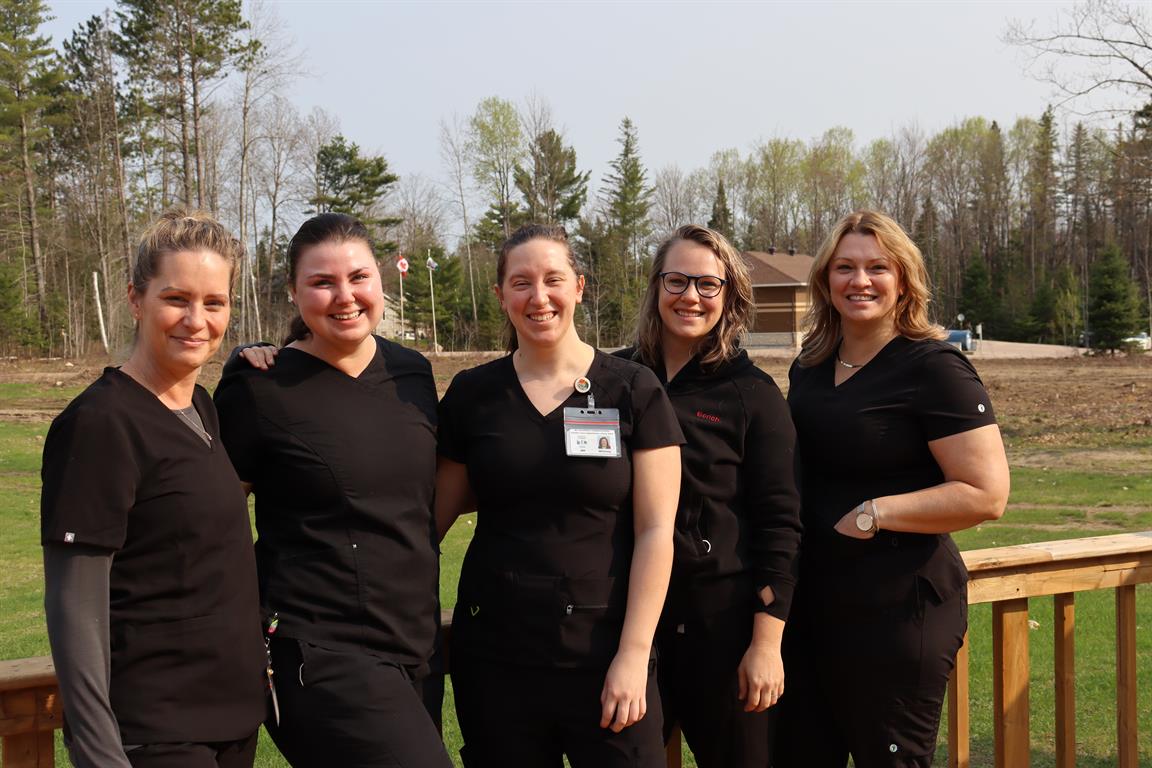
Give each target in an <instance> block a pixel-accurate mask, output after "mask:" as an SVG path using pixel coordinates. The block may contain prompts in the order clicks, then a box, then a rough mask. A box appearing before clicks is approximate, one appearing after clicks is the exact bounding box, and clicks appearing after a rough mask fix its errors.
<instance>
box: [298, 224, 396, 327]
mask: <svg viewBox="0 0 1152 768" xmlns="http://www.w3.org/2000/svg"><path fill="white" fill-rule="evenodd" d="M350 240H359V241H360V242H362V243H364V245H366V246H368V250H369V252H372V254H373V257H375V252H373V251H372V236H371V235H370V234H369V232H368V228H367V227H365V226H364V225H363V224H361V223H360V220H359V219H357V218H356V217H355V216H349V215H348V214H346V213H322V214H320V215H319V216H313V217H312V218H310V219H308V221H306V222H304V223H303V224H301V225H300V229H298V230H296V234H294V235H292V240H291V241H290V242H289V243H288V254H287V255H288V283H289V284H290V285H293V286H294V285H296V269H297V267H298V266H299V264H300V258H301V257H302V256H303V255H304V252H305V251H307V250H308V249H309V248H312V247H314V246H317V245H321V244H323V243H335V244H340V243H346V242H348V241H350ZM311 335H312V331H311V330H309V328H308V326H307V325H306V324H305V322H304V318H303V317H301V316H300V313H299V312H297V313H296V316H295V317H293V318H292V323H291V324H290V325H289V326H288V335H287V336H285V337H284V341H283V342H282V344H281V346H286V345H288V344H291V343H292V342H294V341H300V340H301V339H306V338H308V337H309V336H311Z"/></svg>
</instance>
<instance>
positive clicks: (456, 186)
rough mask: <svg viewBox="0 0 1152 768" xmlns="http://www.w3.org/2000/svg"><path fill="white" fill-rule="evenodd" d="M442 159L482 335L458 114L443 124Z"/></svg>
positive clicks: (475, 320)
mask: <svg viewBox="0 0 1152 768" xmlns="http://www.w3.org/2000/svg"><path fill="white" fill-rule="evenodd" d="M440 158H441V160H443V161H444V164H445V165H446V166H448V173H449V175H450V177H451V179H452V187H453V192H454V193H455V198H454V202H455V203H456V204H457V205H459V206H460V218H461V219H463V223H464V237H463V238H462V239H463V241H464V257H465V259H466V262H467V268H468V296H469V298H470V299H471V302H472V335H473V337H475V336H476V335H477V334H478V333H479V326H480V315H479V308H478V305H477V303H476V269H475V265H474V262H473V260H472V231H471V227H470V225H469V224H468V194H467V191H466V190H465V188H464V185H465V183H466V181H465V180H466V179H467V166H468V144H467V139H466V138H465V136H464V131H463V128H462V127H461V125H460V120H459V118H458V117H456V116H455V115H454V116H453V118H452V122H451V123H448V122H446V121H444V120H441V121H440Z"/></svg>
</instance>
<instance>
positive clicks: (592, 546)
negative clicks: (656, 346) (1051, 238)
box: [438, 351, 684, 668]
mask: <svg viewBox="0 0 1152 768" xmlns="http://www.w3.org/2000/svg"><path fill="white" fill-rule="evenodd" d="M587 378H588V379H589V380H590V381H591V384H592V394H593V396H594V398H595V405H596V407H597V408H617V409H619V411H620V429H621V437H622V442H623V450H622V454H623V455H622V456H621V457H620V458H599V457H597V458H587V457H572V456H568V455H567V454H566V450H565V444H564V408H565V407H574V408H584V407H587V405H588V396H587V395H586V394H579V393H577V392H576V391H575V389H573V392H572V395H571V396H570V397H569V398H568V400H566V401H565V402H564V403H562V404H561V405H560V406H558V407H557V408H556V409H555V410H554V411H552V412H551V413H549V414H546V415H544V414H541V413H540V412H539V411H537V410H536V408H535V406H533V405H532V402H531V401H530V400H529V399H528V396H527V395H526V394H525V393H524V390H523V388H522V387H521V386H520V381H519V379H518V378H517V377H516V370H515V368H514V367H513V364H512V357H511V356H508V357H503V358H500V359H499V360H495V361H493V362H491V363H487V364H485V365H481V366H479V367H477V368H473V369H471V370H468V371H464V372H462V373H460V374H458V375H457V376H456V378H455V379H454V380H453V381H452V385H451V386H450V387H449V388H448V392H447V393H446V394H445V395H444V399H443V400H442V401H441V403H440V432H439V436H440V437H439V448H438V450H439V452H440V453H441V454H442V455H443V456H445V457H446V458H448V459H451V460H452V461H456V462H458V463H460V464H464V465H466V466H467V469H468V478H469V482H470V484H471V487H472V490H473V492H474V493H475V496H476V507H477V512H478V513H479V514H478V516H477V526H476V532H475V534H474V537H473V539H472V543H471V544H470V545H469V547H468V554H467V555H466V556H465V559H464V564H463V567H462V570H461V574H460V585H459V594H458V599H457V603H456V612H455V617H454V618H453V625H452V626H453V639H452V652H453V653H454V654H457V653H462V654H469V655H473V656H477V657H482V658H487V659H492V660H497V661H502V662H506V663H512V664H517V665H527V666H552V667H562V668H589V667H591V668H606V667H607V666H608V664H609V663H610V662H611V660H612V657H613V656H614V655H615V652H616V648H617V645H618V643H619V639H620V631H621V628H622V626H623V619H624V612H625V609H626V607H627V591H628V574H629V569H630V567H631V564H632V549H633V543H634V532H633V517H632V451H634V450H637V449H649V448H660V447H664V446H671V445H679V444H681V443H683V442H684V438H683V435H682V433H681V431H680V427H679V425H678V424H677V421H676V415H675V413H674V412H673V410H672V407H671V404H670V403H669V401H668V396H667V394H666V393H665V392H664V388H663V387H661V386H660V382H659V381H658V380H657V379H656V377H655V375H654V374H653V373H652V371H650V370H649V369H647V368H645V367H644V366H641V365H638V364H636V363H633V362H630V361H626V360H621V359H618V358H613V357H610V356H608V355H605V354H603V353H601V352H599V351H597V352H596V354H595V357H594V359H593V362H592V365H591V367H590V368H589V370H588V374H587Z"/></svg>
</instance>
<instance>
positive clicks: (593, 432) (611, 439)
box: [564, 408, 621, 459]
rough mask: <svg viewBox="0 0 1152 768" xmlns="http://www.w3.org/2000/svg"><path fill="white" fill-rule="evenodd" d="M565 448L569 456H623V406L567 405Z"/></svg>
mask: <svg viewBox="0 0 1152 768" xmlns="http://www.w3.org/2000/svg"><path fill="white" fill-rule="evenodd" d="M564 448H565V450H566V451H567V453H568V455H569V456H583V457H587V458H592V459H605V458H607V459H615V458H619V457H620V455H621V454H620V409H619V408H565V409H564Z"/></svg>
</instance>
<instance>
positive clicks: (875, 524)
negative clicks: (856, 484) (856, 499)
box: [868, 499, 880, 533]
mask: <svg viewBox="0 0 1152 768" xmlns="http://www.w3.org/2000/svg"><path fill="white" fill-rule="evenodd" d="M868 503H869V504H871V505H872V533H876V532H877V531H879V530H880V510H878V509H877V508H876V499H869V500H868Z"/></svg>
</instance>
